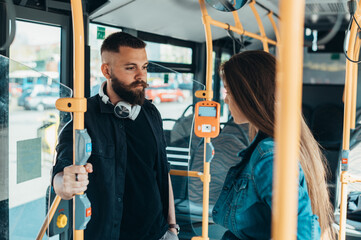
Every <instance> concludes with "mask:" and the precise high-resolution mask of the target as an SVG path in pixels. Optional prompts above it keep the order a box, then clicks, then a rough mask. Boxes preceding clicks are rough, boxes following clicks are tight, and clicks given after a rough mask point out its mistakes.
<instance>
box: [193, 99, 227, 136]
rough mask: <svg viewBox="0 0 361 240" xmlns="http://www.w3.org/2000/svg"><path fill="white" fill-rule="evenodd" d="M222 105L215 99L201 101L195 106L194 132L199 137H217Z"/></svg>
mask: <svg viewBox="0 0 361 240" xmlns="http://www.w3.org/2000/svg"><path fill="white" fill-rule="evenodd" d="M220 115H221V105H220V104H219V103H217V102H214V101H201V102H198V103H197V104H196V107H195V120H194V133H195V134H196V136H198V137H202V138H203V137H210V138H215V137H217V136H218V134H219V126H220Z"/></svg>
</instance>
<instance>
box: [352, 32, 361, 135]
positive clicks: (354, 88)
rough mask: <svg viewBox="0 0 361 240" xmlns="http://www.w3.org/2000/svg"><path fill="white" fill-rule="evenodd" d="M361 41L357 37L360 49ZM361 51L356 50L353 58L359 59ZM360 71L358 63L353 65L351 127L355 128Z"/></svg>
mask: <svg viewBox="0 0 361 240" xmlns="http://www.w3.org/2000/svg"><path fill="white" fill-rule="evenodd" d="M360 44H361V41H360V39H359V38H356V43H355V47H354V48H355V49H360ZM359 56H360V51H358V50H357V51H355V52H354V56H353V58H352V59H354V60H356V59H359ZM357 73H358V64H355V65H353V69H352V102H351V121H352V122H351V128H352V129H355V127H356V108H357V106H356V102H357V75H358V74H357Z"/></svg>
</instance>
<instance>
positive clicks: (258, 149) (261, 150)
mask: <svg viewBox="0 0 361 240" xmlns="http://www.w3.org/2000/svg"><path fill="white" fill-rule="evenodd" d="M257 151H258V153H259V154H258V156H257V160H259V159H261V158H263V157H265V156H266V155H267V154H269V153H272V152H273V148H271V149H268V150H267V151H263V149H262V148H261V147H259V146H257ZM257 162H258V161H256V163H257ZM255 165H256V164H254V165H253V166H252V174H251V175H252V181H253V183H254V189H255V192H256V194H257V197H258V199H259V200H261V201H262V197H261V194H260V192H259V191H258V188H257V183H256V180H255V178H254V176H255V172H254V170H255V167H256V166H255Z"/></svg>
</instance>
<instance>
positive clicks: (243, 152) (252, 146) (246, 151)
mask: <svg viewBox="0 0 361 240" xmlns="http://www.w3.org/2000/svg"><path fill="white" fill-rule="evenodd" d="M268 137H269V136H268V135H267V134H265V133H264V132H261V131H258V133H257V135H256V137H255V138H254V139H253V141H252V142H251V144H250V145H249V146H248V147H247V148H245V149H243V150H241V151H240V152H238V154H237V156H238V157H242V158H246V157H248V158H249V157H251V155H252V152H253V151H254V149H255V148H256V147H257V145H258V143H259V142H261V141H262V140H263V139H266V138H268Z"/></svg>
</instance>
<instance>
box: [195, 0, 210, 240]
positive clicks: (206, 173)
mask: <svg viewBox="0 0 361 240" xmlns="http://www.w3.org/2000/svg"><path fill="white" fill-rule="evenodd" d="M199 5H200V8H201V12H202V21H203V25H204V30H205V35H206V46H207V64H206V67H207V68H206V69H207V70H206V92H205V98H206V100H208V101H209V100H212V98H213V90H212V67H213V61H212V52H213V44H212V32H211V25H210V20H211V17H210V16H209V15H208V12H207V9H206V6H205V3H204V0H199ZM210 140H211V139H210V138H209V137H205V138H204V157H203V159H204V160H203V179H202V178H201V180H202V181H203V215H202V237H201V238H200V237H193V238H192V239H194V240H196V239H197V240H199V239H203V240H209V238H208V221H209V214H208V208H209V182H210V179H211V176H210V162H207V161H206V146H207V143H210Z"/></svg>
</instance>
